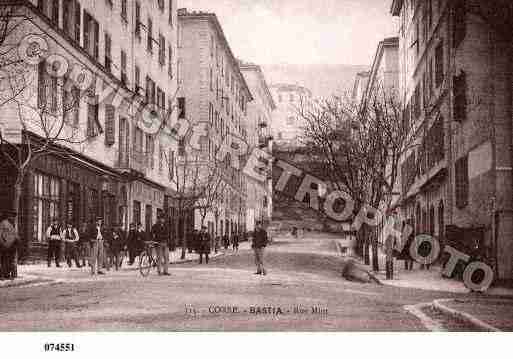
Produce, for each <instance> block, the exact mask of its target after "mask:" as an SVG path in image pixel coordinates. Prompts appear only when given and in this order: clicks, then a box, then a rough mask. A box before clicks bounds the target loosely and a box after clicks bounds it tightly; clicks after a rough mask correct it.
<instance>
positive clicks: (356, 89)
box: [351, 71, 370, 103]
mask: <svg viewBox="0 0 513 359" xmlns="http://www.w3.org/2000/svg"><path fill="white" fill-rule="evenodd" d="M369 76H370V72H369V71H363V72H358V73H357V74H356V78H355V81H354V86H353V91H352V92H351V98H352V99H353V101H355V102H356V103H360V102H361V101H362V98H363V96H364V94H365V89H366V88H367V83H368V82H369Z"/></svg>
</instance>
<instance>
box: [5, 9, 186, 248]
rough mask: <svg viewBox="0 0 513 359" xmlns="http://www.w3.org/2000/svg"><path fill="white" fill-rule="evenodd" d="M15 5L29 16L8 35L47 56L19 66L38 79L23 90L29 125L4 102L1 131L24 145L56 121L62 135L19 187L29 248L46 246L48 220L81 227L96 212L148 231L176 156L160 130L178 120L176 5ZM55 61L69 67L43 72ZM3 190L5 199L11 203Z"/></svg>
mask: <svg viewBox="0 0 513 359" xmlns="http://www.w3.org/2000/svg"><path fill="white" fill-rule="evenodd" d="M8 5H9V2H7V3H6V4H5V6H8ZM0 6H4V5H0ZM15 8H16V11H18V12H20V13H23V14H25V15H29V16H27V17H26V20H25V21H24V22H23V24H22V25H21V26H20V27H19V29H18V31H17V32H16V33H14V34H13V36H14V37H15V39H16V40H17V41H19V42H20V43H22V39H23V38H25V37H26V35H27V34H41V35H40V38H41V39H43V41H44V42H45V43H46V44H47V46H48V51H47V53H46V55H45V57H41V61H40V62H39V63H37V64H35V65H30V66H28V67H27V68H26V69H27V72H26V75H27V76H32V78H34V79H35V80H36V81H33V82H32V83H31V85H29V86H27V88H26V91H24V92H23V93H22V94H21V96H22V97H21V98H22V100H21V101H22V102H23V103H24V105H25V106H27V107H30V108H33V109H34V111H33V112H32V115H31V116H32V117H31V121H29V122H30V123H31V125H29V126H28V127H26V128H24V129H22V128H21V126H20V118H19V116H18V115H17V113H16V111H14V109H13V108H12V107H10V106H9V105H6V106H4V107H3V108H2V113H3V115H2V117H1V121H2V127H3V130H4V132H3V134H9V139H10V142H11V144H16V145H19V146H22V147H23V146H28V145H27V143H26V142H27V140H28V139H30V142H31V143H32V144H36V143H38V142H39V143H44V142H45V140H47V139H48V137H49V136H47V133H46V132H45V131H43V130H42V128H41V125H38V121H39V124H40V123H41V121H45V123H62V124H63V130H62V133H61V135H62V137H63V138H62V139H60V138H59V139H58V140H57V141H53V142H52V147H51V148H49V149H48V150H47V151H45V154H44V155H42V156H39V157H38V158H37V159H34V161H33V162H32V166H31V168H30V171H29V175H28V176H27V178H25V181H24V183H23V198H22V200H21V203H20V213H19V218H20V234H21V236H22V238H23V240H24V241H25V242H26V243H28V244H29V247H30V244H33V245H34V246H37V245H39V244H42V245H44V244H45V242H46V238H45V235H44V233H45V230H46V227H47V226H48V225H49V224H50V222H51V219H52V218H56V219H58V220H59V221H60V222H65V221H71V222H72V223H73V224H74V225H75V226H77V227H78V226H79V225H80V224H82V223H84V222H90V221H93V220H95V219H96V217H97V216H101V217H103V218H104V220H105V223H106V225H108V226H111V225H114V224H121V225H122V226H123V227H124V228H125V229H127V227H128V224H129V223H131V222H134V223H137V222H140V223H141V224H142V225H143V226H144V227H145V228H146V229H147V230H149V228H150V226H151V224H152V223H154V222H155V221H156V216H157V213H159V212H161V211H162V212H163V213H164V212H165V211H166V208H165V203H164V200H165V196H166V193H167V191H169V190H171V189H172V188H173V184H172V181H171V178H170V174H171V173H172V172H173V170H172V169H169V168H167V166H165V164H164V163H162V158H163V156H162V154H163V153H166V154H171V153H174V151H175V150H176V148H177V141H176V140H175V139H174V137H173V136H171V135H170V134H169V132H168V131H163V130H162V127H163V126H161V124H162V123H164V120H167V122H168V123H170V122H173V121H175V119H176V115H174V114H172V113H168V112H169V110H170V109H172V108H174V107H175V105H174V98H175V94H176V91H177V78H176V67H177V64H176V53H177V44H176V42H177V14H176V0H170V1H152V2H147V1H132V0H130V1H122V0H112V1H93V0H62V1H48V0H31V1H17V2H16V5H15ZM50 55H51V56H50ZM56 58H58V59H59V61H60V65H62V64H63V63H65V64H66V66H67V67H66V69H67V71H64V73H63V74H61V75H55V73H52V72H51V71H50V70H48V68H53V67H52V66H54V65H55V64H56V63H57V62H55V61H54V62H53V63H52V61H53V60H52V59H54V60H55V59H56ZM77 69H79V70H78V71H79V72H80V73H81V74H85V75H84V76H83V77H80V79H86V80H83V81H84V82H82V83H81V84H83V83H85V82H87V81H89V80H90V81H89V82H88V83H87V87H85V86H84V88H81V87H80V84H79V82H78V81H76V82H74V81H70V79H72V78H74V77H73V76H74V74H75V73H74V72H73V71H76V70H77ZM89 75H90V78H88V77H87V76H89ZM80 81H82V80H80ZM68 84H69V86H68ZM49 104H50V107H48V105H49ZM67 104H70V106H69V108H68V106H65V105H67ZM53 107H55V109H54V108H53ZM48 108H51V111H47V110H48ZM59 108H62V111H59ZM150 109H151V111H150ZM50 112H51V113H50ZM147 114H149V115H151V118H152V119H153V120H154V122H153V123H148V122H147V119H148V117H147ZM38 115H39V116H38ZM43 117H44V119H43ZM155 124H157V125H155ZM52 126H53V125H52ZM22 131H23V132H22ZM22 133H24V134H26V136H25V135H23V136H22ZM51 136H53V134H51ZM73 136H77V137H73ZM20 142H23V143H20ZM2 171H3V172H4V174H5V176H3V179H4V181H5V182H7V183H6V184H8V185H9V186H12V185H13V182H14V178H12V174H13V173H15V172H13V169H12V168H9V167H8V166H3V168H2ZM9 186H7V187H4V188H3V191H2V197H3V198H7V199H9V198H10V193H11V192H10V190H9V188H11V187H9ZM3 202H4V201H3ZM7 202H8V201H7ZM4 203H5V202H4Z"/></svg>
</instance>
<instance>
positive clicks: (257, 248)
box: [251, 222, 268, 275]
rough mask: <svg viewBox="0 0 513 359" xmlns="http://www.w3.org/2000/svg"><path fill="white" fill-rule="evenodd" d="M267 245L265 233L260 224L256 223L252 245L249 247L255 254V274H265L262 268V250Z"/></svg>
mask: <svg viewBox="0 0 513 359" xmlns="http://www.w3.org/2000/svg"><path fill="white" fill-rule="evenodd" d="M267 243H268V239H267V231H266V230H265V229H264V228H263V226H262V222H257V224H256V229H255V233H254V234H253V244H252V245H251V248H253V251H254V252H255V264H256V266H257V271H256V273H255V274H262V275H266V274H267V272H266V271H265V268H264V248H265V247H266V246H267Z"/></svg>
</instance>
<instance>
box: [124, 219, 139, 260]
mask: <svg viewBox="0 0 513 359" xmlns="http://www.w3.org/2000/svg"><path fill="white" fill-rule="evenodd" d="M138 242H139V234H138V233H137V230H136V228H135V223H130V229H129V230H128V236H127V242H126V245H127V248H128V264H130V265H133V264H134V261H135V257H137V256H138V255H139V252H138V249H139V248H140V245H139V243H138Z"/></svg>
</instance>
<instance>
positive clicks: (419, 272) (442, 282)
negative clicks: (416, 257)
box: [356, 251, 513, 297]
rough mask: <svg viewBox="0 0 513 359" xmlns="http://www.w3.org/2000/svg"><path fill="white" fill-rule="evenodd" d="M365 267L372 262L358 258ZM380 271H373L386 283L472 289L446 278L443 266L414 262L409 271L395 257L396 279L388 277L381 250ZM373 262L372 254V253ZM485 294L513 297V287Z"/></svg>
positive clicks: (446, 289)
mask: <svg viewBox="0 0 513 359" xmlns="http://www.w3.org/2000/svg"><path fill="white" fill-rule="evenodd" d="M356 260H357V261H358V262H359V263H360V264H361V265H362V266H363V267H364V268H366V269H367V270H369V271H371V272H373V271H372V264H371V265H365V264H363V262H362V260H361V259H359V258H358V259H356ZM378 261H379V269H380V271H379V272H377V273H376V272H373V273H374V275H376V277H377V278H378V279H379V280H380V281H381V283H383V284H385V285H390V286H394V287H401V288H415V289H423V290H431V291H440V292H448V293H470V290H469V289H468V288H467V287H465V285H464V284H463V282H462V281H459V280H456V279H450V278H444V277H442V274H441V270H442V269H441V268H440V267H438V266H432V267H431V268H430V269H429V270H427V269H420V264H419V263H414V264H413V270H411V271H407V270H405V269H404V261H402V260H396V259H394V279H392V280H387V279H386V271H385V262H386V260H385V254H384V253H382V252H381V251H379V253H378ZM371 263H372V254H371ZM484 294H486V295H495V296H511V297H513V289H512V288H503V287H490V288H489V289H488V290H487V291H486V292H485V293H484Z"/></svg>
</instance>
